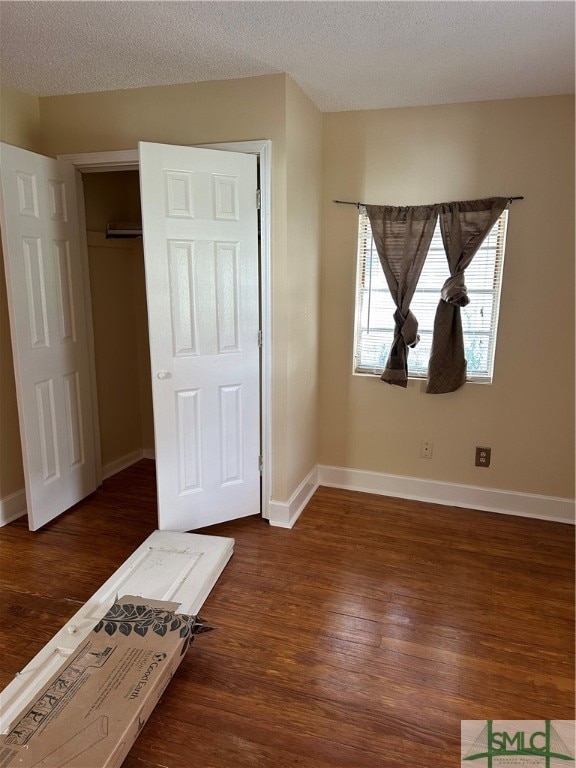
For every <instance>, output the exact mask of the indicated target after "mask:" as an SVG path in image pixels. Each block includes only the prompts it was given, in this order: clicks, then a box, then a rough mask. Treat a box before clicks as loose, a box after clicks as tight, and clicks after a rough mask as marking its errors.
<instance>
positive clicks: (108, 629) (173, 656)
mask: <svg viewBox="0 0 576 768" xmlns="http://www.w3.org/2000/svg"><path fill="white" fill-rule="evenodd" d="M178 606H179V603H169V602H164V601H160V600H147V599H146V598H143V597H133V596H132V595H127V596H125V597H122V598H119V599H118V600H116V602H115V603H114V605H113V606H112V607H111V608H110V610H109V611H108V613H107V614H106V616H105V617H104V618H103V619H102V621H100V622H99V623H98V624H97V625H96V626H95V627H94V629H93V630H92V632H91V633H90V635H88V637H87V639H86V641H85V642H84V643H82V645H81V646H80V647H79V648H78V649H77V650H76V651H75V652H74V654H73V655H72V656H71V657H69V658H68V659H66V661H65V662H64V663H63V664H62V666H61V667H60V668H59V670H58V672H57V673H56V674H55V675H54V676H53V678H52V679H51V681H50V683H49V684H48V685H47V686H46V688H45V689H44V690H43V691H42V693H41V694H40V695H39V696H38V698H37V699H36V701H34V703H33V704H32V705H30V706H28V707H27V708H26V710H24V711H23V712H22V713H21V715H19V717H18V718H16V720H15V722H14V723H13V724H12V725H11V728H10V731H9V733H8V734H6V735H5V736H3V737H2V741H0V768H8V766H9V768H16V766H18V768H64V766H67V767H68V768H118V766H120V765H121V764H122V763H123V761H124V758H125V757H126V755H127V754H128V752H129V751H130V748H131V747H132V745H133V743H134V741H135V740H136V737H137V736H138V734H139V733H140V731H141V729H142V727H143V725H144V724H145V722H146V720H147V719H148V718H149V716H150V714H151V713H152V710H153V709H154V707H155V706H156V704H157V702H158V699H159V698H160V696H161V695H162V693H163V691H164V689H165V688H166V686H167V685H168V683H169V682H170V679H171V678H172V675H173V674H174V672H175V671H176V669H177V667H178V665H179V664H180V662H181V661H182V658H183V656H184V652H185V651H186V649H187V648H188V645H189V644H190V642H191V640H192V639H193V636H194V635H195V634H198V633H199V632H203V631H206V630H207V629H209V628H208V627H206V626H205V625H204V623H203V622H202V620H201V619H199V618H198V617H195V616H185V615H184V614H180V613H176V609H177V608H178Z"/></svg>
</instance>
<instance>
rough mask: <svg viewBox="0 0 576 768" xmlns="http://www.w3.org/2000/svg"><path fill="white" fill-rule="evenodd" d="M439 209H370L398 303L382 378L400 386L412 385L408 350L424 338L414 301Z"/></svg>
mask: <svg viewBox="0 0 576 768" xmlns="http://www.w3.org/2000/svg"><path fill="white" fill-rule="evenodd" d="M439 208H440V206H438V205H419V206H406V207H393V206H388V205H386V206H384V205H367V206H366V213H367V214H368V218H369V219H370V226H371V227H372V236H373V237H374V243H375V244H376V250H377V251H378V256H379V258H380V264H381V265H382V269H383V270H384V275H385V276H386V282H387V283H388V287H389V288H390V293H391V295H392V298H393V300H394V303H395V304H396V312H395V313H394V340H393V342H392V347H391V349H390V354H389V355H388V359H387V361H386V367H385V369H384V373H383V374H382V376H381V379H382V381H386V382H388V384H396V385H397V386H399V387H405V386H406V385H407V383H408V347H415V346H416V344H417V343H418V341H419V339H420V337H419V336H418V321H417V320H416V318H415V317H414V315H413V314H412V312H410V302H411V301H412V297H413V295H414V291H415V290H416V285H417V284H418V279H419V278H420V273H421V272H422V267H423V266H424V261H425V259H426V254H427V253H428V249H429V247H430V242H431V240H432V235H433V234H434V229H435V227H436V220H437V218H438V211H439Z"/></svg>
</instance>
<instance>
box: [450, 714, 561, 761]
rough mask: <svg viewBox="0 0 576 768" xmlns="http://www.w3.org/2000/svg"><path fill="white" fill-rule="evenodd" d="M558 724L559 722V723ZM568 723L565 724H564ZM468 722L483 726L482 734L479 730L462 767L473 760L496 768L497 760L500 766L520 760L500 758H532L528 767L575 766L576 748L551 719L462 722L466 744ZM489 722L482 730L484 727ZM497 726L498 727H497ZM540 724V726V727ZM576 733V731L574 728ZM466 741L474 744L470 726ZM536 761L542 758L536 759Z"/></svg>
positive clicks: (464, 757)
mask: <svg viewBox="0 0 576 768" xmlns="http://www.w3.org/2000/svg"><path fill="white" fill-rule="evenodd" d="M556 722H558V721H556ZM563 722H565V721H563ZM464 723H477V726H476V727H477V728H478V726H480V732H479V733H478V730H476V733H477V736H476V738H475V740H474V741H473V743H472V745H471V746H470V747H469V749H468V750H467V751H466V753H465V754H464V755H463V757H462V765H465V764H466V763H467V764H470V762H471V761H475V760H483V761H486V762H482V763H481V764H477V766H478V768H480V765H482V766H484V765H485V766H486V768H495V766H494V761H495V760H497V759H498V765H506V764H509V765H512V764H514V765H519V764H520V763H518V762H517V761H515V762H514V763H511V762H510V761H509V760H500V759H499V758H506V757H508V758H511V757H514V758H520V757H527V758H532V760H531V761H530V762H529V763H528V762H526V763H524V764H526V765H528V764H530V765H532V766H541V767H542V768H552V766H553V765H557V763H556V762H555V761H557V760H561V761H563V763H562V764H563V765H566V766H567V768H568V765H567V764H568V763H572V764H573V763H574V754H573V749H572V750H571V749H570V748H569V747H568V746H567V745H566V744H565V742H564V740H563V739H562V738H561V736H560V735H559V733H558V731H557V730H556V728H554V726H553V725H552V721H551V720H542V721H514V720H497V721H494V720H486V721H483V720H480V721H462V739H463V744H464V743H465V741H464V739H465V728H464ZM483 723H485V724H484V725H483V727H482V724H483ZM495 723H496V724H497V725H495ZM536 723H537V724H536ZM572 732H573V728H572ZM466 735H467V738H466V742H467V743H468V744H469V743H470V740H471V739H470V728H469V727H468V732H467V734H466ZM533 758H539V759H538V760H534V759H533Z"/></svg>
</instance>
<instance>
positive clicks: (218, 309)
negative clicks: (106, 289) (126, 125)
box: [139, 143, 260, 531]
mask: <svg viewBox="0 0 576 768" xmlns="http://www.w3.org/2000/svg"><path fill="white" fill-rule="evenodd" d="M139 150H140V186H141V197H142V220H143V232H144V258H145V267H146V286H147V299H148V318H149V334H150V355H151V363H152V394H153V405H154V430H155V449H156V476H157V482H158V506H159V513H158V514H159V527H160V528H161V529H167V530H175V531H189V530H193V529H196V528H199V527H202V526H206V525H211V524H213V523H218V522H222V521H224V520H230V519H234V518H238V517H243V516H246V515H252V514H258V513H259V512H260V472H259V454H260V424H259V419H260V404H259V403H260V394H259V391H260V381H259V364H260V363H259V361H260V354H259V345H258V329H259V304H258V296H259V292H258V230H257V208H256V158H255V157H254V156H253V155H248V154H241V153H233V152H219V151H215V150H206V149H197V148H190V147H176V146H168V145H162V144H149V143H141V144H140V145H139Z"/></svg>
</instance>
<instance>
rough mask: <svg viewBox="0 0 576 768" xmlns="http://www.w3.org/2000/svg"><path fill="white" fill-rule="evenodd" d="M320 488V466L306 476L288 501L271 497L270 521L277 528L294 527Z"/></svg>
mask: <svg viewBox="0 0 576 768" xmlns="http://www.w3.org/2000/svg"><path fill="white" fill-rule="evenodd" d="M317 488H318V467H314V468H313V469H312V471H311V472H310V473H309V474H308V475H307V476H306V477H305V478H304V480H303V481H302V482H301V483H300V485H299V486H298V488H296V490H295V491H294V493H293V494H292V496H290V498H289V499H288V501H274V499H270V503H269V505H268V511H269V516H268V522H269V523H270V525H274V526H276V527H277V528H292V527H293V526H294V523H295V522H296V520H298V518H299V517H300V515H301V514H302V512H303V510H304V507H305V506H306V504H308V502H309V501H310V499H311V498H312V495H313V494H314V492H315V491H316V489H317Z"/></svg>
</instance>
